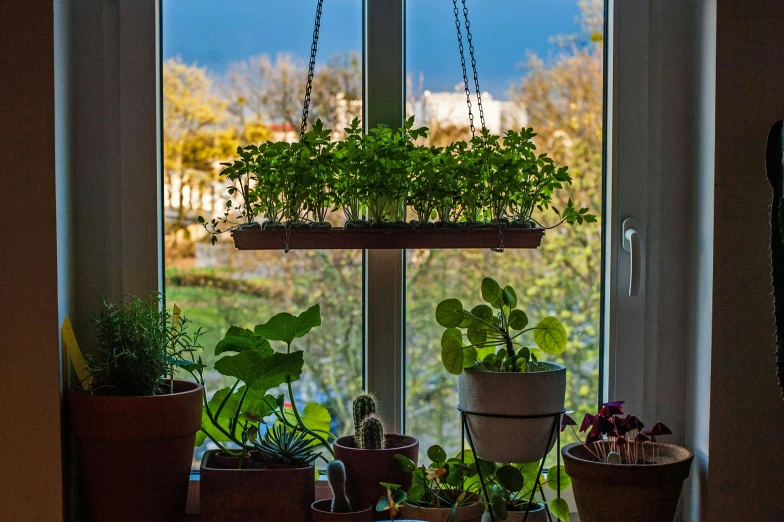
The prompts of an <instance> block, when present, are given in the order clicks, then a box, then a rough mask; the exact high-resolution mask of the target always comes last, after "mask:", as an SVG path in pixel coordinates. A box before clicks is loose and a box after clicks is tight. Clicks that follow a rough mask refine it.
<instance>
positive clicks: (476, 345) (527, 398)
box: [435, 277, 568, 463]
mask: <svg viewBox="0 0 784 522" xmlns="http://www.w3.org/2000/svg"><path fill="white" fill-rule="evenodd" d="M481 296H482V300H483V301H484V303H482V304H478V305H476V306H474V307H473V308H471V309H470V310H468V309H466V308H464V307H463V303H462V302H461V301H460V300H458V299H446V300H443V301H441V302H440V303H439V304H438V306H436V310H435V317H436V321H437V322H438V324H439V325H441V326H442V327H444V328H445V330H444V332H443V334H442V336H441V361H442V362H443V364H444V367H445V368H446V369H447V371H449V372H450V373H452V374H455V375H458V376H459V378H458V398H459V401H460V407H461V409H462V410H463V411H464V412H466V415H467V421H468V427H469V429H470V430H471V433H472V434H473V438H474V442H475V444H476V451H477V454H478V456H479V457H480V458H481V459H483V460H487V461H491V462H517V463H520V462H532V461H535V460H539V459H541V458H542V456H543V455H544V454H545V453H546V452H548V451H550V449H551V448H552V447H553V445H554V444H555V436H554V430H555V429H556V428H557V425H558V415H559V413H560V412H562V411H563V410H564V396H565V393H566V368H565V367H564V366H563V365H561V364H557V363H551V362H542V361H540V357H541V355H542V354H543V353H546V354H549V355H559V354H561V353H563V351H564V350H565V348H566V342H567V338H568V335H567V333H566V329H565V328H564V326H563V325H562V324H561V322H560V321H559V320H558V319H557V318H556V317H554V316H547V317H544V318H543V319H541V320H540V321H539V322H538V323H536V324H535V325H534V326H530V327H529V319H528V316H527V314H526V313H525V312H524V311H522V310H521V309H519V308H518V299H517V294H516V292H515V290H514V289H513V288H512V287H511V286H509V285H507V286H504V287H502V286H501V285H499V284H498V282H497V281H496V280H494V279H492V278H490V277H485V278H484V279H483V280H482V283H481ZM525 334H529V335H530V336H531V337H532V338H533V341H534V344H523V342H522V339H523V336H524V335H525ZM511 397H514V398H515V400H510V398H511ZM492 415H500V416H502V417H505V418H502V417H493V416H492ZM532 415H533V416H539V417H538V418H512V417H526V416H532ZM550 415H551V416H550ZM512 433H513V434H514V436H513V437H512V436H510V434H512Z"/></svg>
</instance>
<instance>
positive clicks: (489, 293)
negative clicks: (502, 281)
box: [482, 277, 502, 308]
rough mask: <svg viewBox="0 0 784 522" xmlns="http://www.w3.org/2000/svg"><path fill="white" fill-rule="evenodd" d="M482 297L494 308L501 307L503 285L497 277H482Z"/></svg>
mask: <svg viewBox="0 0 784 522" xmlns="http://www.w3.org/2000/svg"><path fill="white" fill-rule="evenodd" d="M482 299H484V300H485V302H486V303H489V304H490V306H492V307H493V308H501V302H502V301H501V287H500V285H499V284H498V282H497V281H496V280H495V279H493V278H491V277H485V278H484V279H482Z"/></svg>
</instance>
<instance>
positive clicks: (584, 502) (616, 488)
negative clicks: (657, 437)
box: [561, 443, 694, 522]
mask: <svg viewBox="0 0 784 522" xmlns="http://www.w3.org/2000/svg"><path fill="white" fill-rule="evenodd" d="M653 446H654V445H653V444H646V447H647V448H651V447H653ZM655 446H656V454H657V457H658V458H657V463H656V464H648V465H621V464H605V463H603V462H598V461H596V460H595V459H594V458H593V456H592V455H591V453H590V452H589V451H588V450H587V449H586V448H585V446H583V445H582V444H580V443H574V444H570V445H568V446H566V447H565V448H563V450H562V451H561V453H562V454H563V460H564V466H565V467H566V473H568V474H569V476H570V477H571V478H572V487H573V488H574V498H575V501H576V502H577V511H578V513H579V514H580V522H605V521H607V520H614V519H616V518H618V516H619V513H620V514H621V516H622V518H623V519H624V520H634V521H635V522H672V519H673V517H674V516H675V510H676V509H677V507H678V499H679V498H680V496H681V487H682V486H683V481H684V480H685V479H686V478H687V477H688V476H689V471H690V469H691V461H692V459H693V458H694V454H693V453H692V452H691V451H690V450H688V449H686V448H684V447H682V446H677V445H675V444H663V443H655ZM648 451H651V450H650V449H649V450H648Z"/></svg>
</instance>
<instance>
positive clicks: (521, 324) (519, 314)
mask: <svg viewBox="0 0 784 522" xmlns="http://www.w3.org/2000/svg"><path fill="white" fill-rule="evenodd" d="M526 326H528V316H527V315H526V314H525V312H523V311H522V310H512V311H511V312H510V313H509V328H511V329H512V330H522V329H524V328H525V327H526Z"/></svg>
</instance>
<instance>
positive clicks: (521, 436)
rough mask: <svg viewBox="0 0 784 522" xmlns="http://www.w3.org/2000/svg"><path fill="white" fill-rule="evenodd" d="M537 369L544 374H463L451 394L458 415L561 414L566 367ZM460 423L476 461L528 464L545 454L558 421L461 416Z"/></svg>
mask: <svg viewBox="0 0 784 522" xmlns="http://www.w3.org/2000/svg"><path fill="white" fill-rule="evenodd" d="M543 364H545V365H546V366H547V367H548V368H550V370H549V371H544V372H534V373H504V372H483V371H478V370H465V371H463V373H462V374H460V377H459V378H458V389H457V395H458V400H459V402H460V407H461V408H462V409H463V411H471V412H476V413H484V414H494V415H541V414H547V413H554V412H560V411H562V410H563V408H564V397H565V394H566V367H565V366H563V365H562V364H556V363H543ZM466 418H467V420H468V427H469V429H470V430H471V436H472V437H473V441H474V446H475V449H476V454H477V455H478V456H479V458H481V459H483V460H486V461H489V462H516V463H525V462H534V461H537V460H540V459H541V458H542V456H543V455H544V454H545V453H546V452H549V451H550V450H551V449H552V447H553V445H554V444H555V441H556V436H557V434H552V429H553V422H554V421H555V422H559V421H560V419H558V420H556V419H554V418H553V417H542V418H539V419H505V418H494V417H482V416H479V415H467V416H466ZM556 429H557V428H556ZM551 434H552V436H551ZM548 440H549V445H548Z"/></svg>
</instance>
